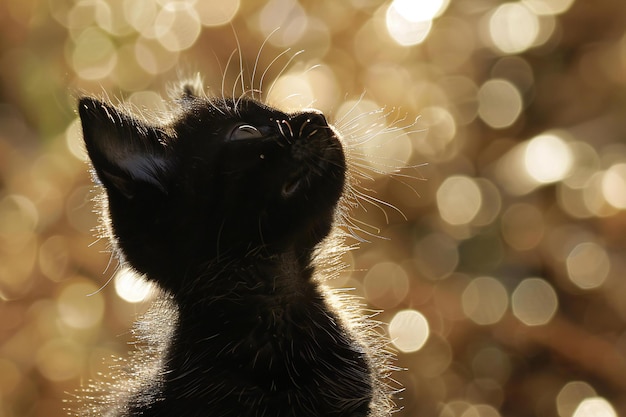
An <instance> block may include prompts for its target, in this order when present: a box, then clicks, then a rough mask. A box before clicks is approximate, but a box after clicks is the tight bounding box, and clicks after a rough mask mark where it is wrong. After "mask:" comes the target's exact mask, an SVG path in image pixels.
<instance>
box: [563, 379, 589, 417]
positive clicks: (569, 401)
mask: <svg viewBox="0 0 626 417" xmlns="http://www.w3.org/2000/svg"><path fill="white" fill-rule="evenodd" d="M596 396H597V393H596V391H595V390H594V389H593V387H592V386H591V385H589V384H588V383H586V382H584V381H570V382H568V383H567V384H565V385H564V386H563V388H561V390H560V391H559V394H558V395H557V397H556V406H557V411H558V413H559V416H560V417H571V416H573V415H574V412H575V411H576V408H578V406H579V405H580V403H582V402H583V401H584V400H586V399H587V398H593V397H596Z"/></svg>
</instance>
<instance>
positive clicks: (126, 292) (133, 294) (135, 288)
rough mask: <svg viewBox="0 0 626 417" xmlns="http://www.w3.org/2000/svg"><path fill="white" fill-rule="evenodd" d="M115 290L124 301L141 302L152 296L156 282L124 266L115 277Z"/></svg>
mask: <svg viewBox="0 0 626 417" xmlns="http://www.w3.org/2000/svg"><path fill="white" fill-rule="evenodd" d="M114 283H115V292H117V295H118V296H119V297H120V298H121V299H123V300H124V301H128V302H129V303H139V302H142V301H144V300H147V299H148V298H150V297H151V296H152V295H153V294H154V291H155V287H154V284H152V283H151V282H150V281H146V280H145V279H144V278H143V277H142V276H140V275H138V274H136V273H135V272H134V271H132V270H130V269H128V268H122V269H121V270H120V271H119V272H118V273H117V274H116V275H115V278H114Z"/></svg>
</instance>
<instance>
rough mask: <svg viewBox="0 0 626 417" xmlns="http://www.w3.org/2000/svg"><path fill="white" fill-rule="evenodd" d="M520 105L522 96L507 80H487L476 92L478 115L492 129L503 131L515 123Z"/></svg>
mask: <svg viewBox="0 0 626 417" xmlns="http://www.w3.org/2000/svg"><path fill="white" fill-rule="evenodd" d="M522 105H523V102H522V95H521V94H520V92H519V90H518V89H517V88H516V87H515V86H514V85H513V84H512V83H511V82H509V81H507V80H503V79H492V80H489V81H487V82H486V83H484V84H483V85H482V86H481V87H480V89H479V90H478V115H479V116H480V118H481V119H482V120H483V121H484V122H485V123H487V124H488V125H489V126H491V127H492V128H494V129H504V128H507V127H509V126H511V125H512V124H513V123H515V121H516V120H517V118H518V117H519V115H520V114H521V112H522Z"/></svg>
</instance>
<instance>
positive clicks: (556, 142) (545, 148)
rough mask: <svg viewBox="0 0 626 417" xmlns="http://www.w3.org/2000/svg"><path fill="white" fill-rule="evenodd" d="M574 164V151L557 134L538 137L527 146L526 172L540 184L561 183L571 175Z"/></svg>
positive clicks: (525, 157)
mask: <svg viewBox="0 0 626 417" xmlns="http://www.w3.org/2000/svg"><path fill="white" fill-rule="evenodd" d="M573 163H574V160H573V155H572V151H571V150H570V148H569V146H568V145H567V143H566V142H565V141H563V139H561V138H560V137H559V136H558V135H556V134H552V133H545V134H542V135H539V136H536V137H534V138H532V139H531V140H530V141H529V142H528V145H527V146H526V153H525V156H524V165H525V167H526V171H527V172H528V174H529V175H530V176H531V177H532V178H533V179H534V180H536V181H537V182H539V183H543V184H546V183H551V182H556V181H561V180H562V179H564V178H565V177H566V176H567V175H568V174H569V172H570V170H571V169H572V165H573Z"/></svg>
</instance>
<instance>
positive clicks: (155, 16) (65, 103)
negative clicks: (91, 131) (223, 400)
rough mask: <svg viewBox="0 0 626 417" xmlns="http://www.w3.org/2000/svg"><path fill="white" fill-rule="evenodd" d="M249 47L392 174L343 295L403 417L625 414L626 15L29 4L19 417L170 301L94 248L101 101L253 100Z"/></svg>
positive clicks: (12, 308)
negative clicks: (391, 372)
mask: <svg viewBox="0 0 626 417" xmlns="http://www.w3.org/2000/svg"><path fill="white" fill-rule="evenodd" d="M238 43H239V45H240V48H239V49H240V51H241V56H242V58H243V60H242V62H243V69H244V74H245V83H244V84H245V86H246V88H248V87H250V86H254V87H257V88H258V87H260V83H261V78H263V94H264V97H265V98H266V99H267V100H269V101H270V102H272V103H274V104H276V105H278V106H280V107H283V108H285V109H288V110H289V109H291V110H293V109H298V108H302V107H304V106H313V107H317V108H319V109H321V110H323V111H325V112H327V113H328V115H329V118H330V119H331V121H334V122H335V123H336V124H337V126H338V127H339V128H341V129H342V131H343V132H344V135H345V136H346V139H347V141H348V142H350V143H351V147H352V148H353V149H352V151H353V155H355V157H354V160H353V162H354V165H355V169H357V170H358V171H359V172H360V173H361V176H362V177H369V179H364V180H363V182H362V188H363V189H367V190H366V191H365V192H366V194H367V195H369V196H371V198H369V199H364V200H363V207H361V208H359V209H356V210H355V212H354V218H355V221H354V225H355V226H359V227H360V228H361V229H362V230H360V231H358V232H357V234H358V235H359V236H361V237H362V238H364V239H365V240H368V241H369V242H366V243H363V244H361V248H360V249H359V250H358V251H352V252H350V253H348V254H347V255H346V261H347V262H349V263H350V265H351V266H350V267H349V268H348V270H346V271H345V272H344V273H343V274H342V275H341V276H340V277H339V278H338V279H336V280H334V281H333V282H331V283H330V284H331V285H336V286H340V287H350V288H354V292H355V293H356V294H359V295H361V296H363V297H365V299H366V301H367V303H368V305H369V306H370V307H371V308H373V309H377V310H384V313H382V314H380V315H379V316H378V318H379V319H380V320H381V321H383V322H385V323H389V324H388V325H383V327H382V329H383V331H385V332H386V333H388V334H389V335H390V336H391V338H392V339H393V345H392V347H393V348H394V349H395V350H396V351H397V353H398V355H397V361H396V365H397V366H399V367H401V368H406V370H404V371H402V372H398V373H396V374H395V378H396V379H397V380H398V381H400V382H401V384H402V385H403V386H404V387H405V390H404V391H403V392H402V393H401V394H400V397H402V398H401V399H399V401H398V404H399V405H400V406H401V407H402V410H401V411H400V412H399V413H398V414H397V415H398V416H399V417H400V416H402V417H404V416H407V417H408V416H425V417H431V416H432V417H498V416H512V417H513V416H520V417H521V416H542V417H613V416H618V415H626V260H625V259H624V251H625V250H626V241H625V239H626V211H625V209H626V94H625V93H626V89H625V87H626V2H624V1H623V0H594V1H587V0H520V1H511V2H503V1H498V0H428V1H425V0H395V1H393V2H392V1H380V0H345V1H331V0H307V1H304V0H302V1H298V0H270V1H267V2H264V1H250V0H241V1H239V0H181V1H169V0H147V1H133V0H80V1H71V0H48V1H45V0H4V1H2V2H0V416H4V417H28V416H41V417H44V416H45V417H55V416H62V415H65V413H66V412H65V411H64V410H63V409H64V407H65V406H66V405H65V404H64V403H63V399H66V398H68V397H69V395H68V394H67V393H68V392H72V391H73V390H75V389H76V388H77V387H78V386H79V385H80V384H81V382H84V381H85V380H87V379H89V378H93V377H96V376H97V373H98V372H106V365H105V364H106V363H110V359H109V358H111V356H125V355H126V352H127V351H128V349H129V347H128V345H127V344H126V343H127V342H128V340H129V339H130V334H129V328H130V326H131V324H132V322H133V321H134V319H135V318H136V317H137V315H139V314H141V312H142V311H144V310H145V308H146V306H147V305H148V303H149V300H150V298H151V297H152V295H151V292H150V291H149V288H147V287H146V286H145V285H142V284H141V283H137V282H136V281H135V280H133V279H132V277H130V276H129V275H128V274H127V273H125V272H124V271H119V270H118V269H117V268H116V262H115V261H114V260H111V256H110V253H109V251H108V247H107V245H106V242H105V241H104V240H102V239H100V240H98V239H97V238H96V237H94V228H95V227H96V226H97V214H96V213H95V212H94V204H93V201H92V198H93V196H94V195H95V194H97V193H96V192H95V191H94V188H93V187H92V186H91V183H90V178H89V174H88V166H87V164H86V160H85V154H84V150H83V148H82V146H81V139H80V134H79V124H78V121H77V118H76V112H75V101H76V97H77V96H79V95H80V94H83V93H90V94H98V95H105V94H106V95H107V96H108V97H109V98H110V99H111V100H112V101H113V102H117V101H118V100H124V101H127V102H130V103H132V104H133V105H134V106H135V108H137V109H138V110H142V109H150V110H151V111H159V110H163V109H164V108H165V105H164V103H163V101H162V98H161V97H165V96H166V95H167V91H168V88H170V87H171V86H172V85H174V84H175V83H176V80H177V79H179V78H180V77H181V76H193V75H194V74H195V73H196V72H200V73H201V74H202V76H203V78H204V82H205V84H206V85H207V87H208V92H209V94H221V92H222V91H225V92H226V94H229V92H232V89H233V86H234V85H238V84H239V82H240V81H241V80H240V79H237V74H238V71H239V64H240V63H239V55H238V53H235V55H234V56H233V59H232V60H231V62H230V65H227V63H228V61H229V57H230V56H231V54H232V53H233V51H235V50H237V45H238ZM264 43H265V46H264V47H263V48H261V46H262V45H263V44H264ZM261 49H262V51H261ZM301 50H302V51H303V52H301V53H299V51H301ZM259 51H261V52H260V53H259ZM257 57H258V58H257ZM257 61H258V65H257V67H256V68H257V70H256V72H255V70H254V69H255V62H257ZM253 73H254V80H252V74H253ZM262 76H263V77H262ZM222 80H225V82H224V86H222ZM239 92H240V90H237V91H236V93H237V94H238V93H239ZM376 200H379V201H381V202H380V203H377V202H376ZM382 202H386V203H382ZM372 235H374V236H372ZM376 236H378V237H376ZM103 358H104V359H103Z"/></svg>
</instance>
